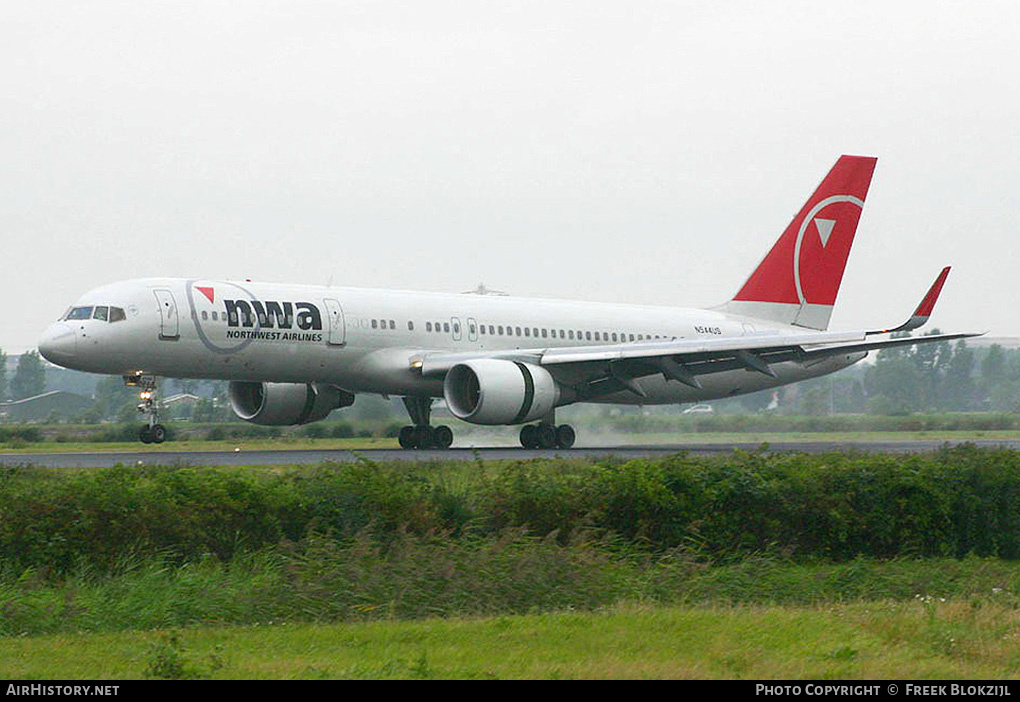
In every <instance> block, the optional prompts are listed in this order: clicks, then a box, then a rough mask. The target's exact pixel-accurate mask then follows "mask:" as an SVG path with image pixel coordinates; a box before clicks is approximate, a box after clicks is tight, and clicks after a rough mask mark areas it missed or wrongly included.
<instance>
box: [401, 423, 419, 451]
mask: <svg viewBox="0 0 1020 702" xmlns="http://www.w3.org/2000/svg"><path fill="white" fill-rule="evenodd" d="M397 442H399V443H400V448H403V449H413V448H415V443H414V427H412V426H410V425H408V426H403V427H400V433H399V434H397Z"/></svg>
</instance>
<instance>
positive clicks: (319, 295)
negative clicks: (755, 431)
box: [39, 156, 973, 448]
mask: <svg viewBox="0 0 1020 702" xmlns="http://www.w3.org/2000/svg"><path fill="white" fill-rule="evenodd" d="M875 163H876V159H874V158H867V157H861V156H843V157H841V158H840V159H839V160H838V161H837V162H836V164H835V166H833V168H832V170H831V171H829V173H828V175H827V176H826V177H825V179H824V180H823V181H822V183H821V184H820V185H819V186H818V188H817V189H816V190H815V192H814V194H813V195H812V196H811V198H810V199H808V201H807V202H806V203H805V204H804V206H803V207H802V208H801V210H800V212H799V213H798V214H797V216H796V217H795V218H794V219H793V221H792V222H791V223H790V225H789V226H788V227H787V228H786V230H785V231H784V232H783V234H782V235H781V236H780V237H779V240H778V241H777V242H776V243H775V245H774V246H773V247H772V249H771V250H770V251H769V253H768V254H767V255H766V256H765V258H764V259H763V260H762V262H761V264H760V265H759V266H758V267H757V268H756V269H755V271H754V272H753V273H752V274H751V276H750V278H748V280H747V282H746V283H744V285H743V287H741V288H740V290H739V292H738V293H737V294H736V295H735V296H734V297H733V299H732V300H730V301H729V302H726V303H725V304H723V305H721V306H719V307H717V308H714V309H709V310H703V309H682V308H673V307H649V306H639V305H623V304H603V303H585V302H572V301H562V300H540V299H528V298H519V297H511V296H505V295H471V294H467V295H465V294H439V293H423V292H404V291H395V290H367V289H355V288H337V287H321V286H312V285H281V284H273V283H256V282H249V281H245V282H228V281H219V280H198V279H181V278H151V279H144V280H131V281H127V282H121V283H114V284H112V285H107V286H104V287H100V288H96V289H95V290H92V291H90V292H88V293H86V294H85V295H83V296H82V297H81V298H80V299H78V300H77V301H76V302H75V303H74V305H73V306H72V307H71V308H70V309H69V310H68V311H67V312H66V313H65V314H64V315H63V316H62V317H61V318H60V320H59V321H58V322H56V323H55V324H53V325H52V326H51V327H50V328H49V329H47V331H46V332H45V335H44V336H43V338H42V340H41V341H40V342H39V351H40V352H41V353H42V355H43V356H45V357H46V358H47V359H48V360H50V361H52V362H53V363H55V364H58V365H61V366H65V367H67V368H74V369H77V370H82V371H88V372H92V373H106V374H117V375H121V376H123V377H124V380H125V382H126V383H128V384H130V385H138V386H140V387H141V388H142V398H143V399H144V400H145V402H144V403H143V405H142V410H143V411H144V412H145V413H146V414H147V416H148V421H147V423H146V425H145V426H143V427H142V429H141V431H140V433H139V437H140V438H141V440H142V441H145V442H150V441H151V442H160V441H163V439H164V437H165V429H164V427H163V426H162V425H160V424H159V423H158V417H157V413H156V409H157V406H158V405H157V403H156V402H155V399H154V392H155V389H156V378H157V377H159V376H163V377H175V378H208V379H223V380H228V381H230V386H229V387H230V400H231V403H232V406H233V409H234V412H235V413H236V414H237V415H238V416H239V417H241V418H242V419H245V420H247V421H250V422H255V423H257V424H270V425H289V424H304V423H307V422H314V421H317V420H321V419H323V418H325V417H326V416H327V415H328V414H329V413H330V412H332V411H333V410H334V409H337V408H341V407H346V406H348V405H350V404H351V403H353V402H354V396H355V394H356V393H375V394H381V395H397V396H400V397H402V398H403V399H404V404H405V406H406V407H407V411H408V414H409V415H410V418H411V422H412V424H411V425H409V426H406V427H404V428H403V429H402V430H401V432H400V444H401V446H403V447H405V448H447V447H449V446H450V445H451V443H452V441H453V433H452V431H451V430H450V429H449V427H446V426H438V427H432V426H430V407H431V404H432V402H433V400H434V399H435V398H438V397H442V398H445V400H446V405H447V407H448V408H449V411H450V412H451V413H452V414H453V415H454V416H456V417H457V418H459V419H461V420H464V421H466V422H472V423H475V424H488V425H524V426H523V428H522V429H521V432H520V440H521V444H522V445H524V446H525V447H528V448H535V447H545V448H552V447H559V448H569V447H571V446H572V445H573V443H574V438H575V434H574V430H573V429H572V428H571V427H570V426H569V425H567V424H563V425H559V426H557V425H556V423H555V410H556V408H557V407H561V406H563V405H569V404H572V403H575V402H600V403H619V404H670V403H686V402H702V401H705V400H712V399H716V398H722V397H730V396H733V395H740V394H743V393H749V392H754V391H756V390H763V389H766V388H774V387H776V386H779V385H784V384H787V383H793V382H796V381H800V380H804V379H806V378H814V377H817V376H821V375H825V374H827V373H832V372H834V371H837V370H840V369H841V368H845V367H847V366H849V365H851V364H853V363H856V362H857V361H859V360H861V359H862V358H864V357H865V356H866V355H867V354H868V351H870V350H873V349H878V348H884V347H888V346H893V345H900V344H914V343H923V342H933V341H944V340H948V339H956V338H960V337H964V336H973V335H972V334H940V335H931V336H925V337H916V338H908V339H903V338H895V339H890V338H875V335H878V334H885V333H888V332H891V331H901V330H907V329H915V328H917V327H919V326H921V325H922V324H924V322H925V321H927V319H928V316H929V315H930V314H931V311H932V308H933V307H934V304H935V300H936V298H937V297H938V294H939V292H940V291H941V288H942V285H943V283H944V282H945V279H946V275H947V274H948V272H949V269H948V268H946V269H944V270H943V271H942V272H941V274H940V275H939V276H938V278H937V279H936V281H935V283H934V284H933V285H932V287H931V289H930V290H929V291H928V294H927V295H926V296H925V297H924V299H923V300H922V302H921V304H920V305H919V306H918V307H917V309H916V310H915V312H914V314H913V315H912V316H911V317H910V319H909V320H908V321H907V322H905V323H904V324H901V325H900V326H898V327H896V328H895V329H882V330H858V331H847V332H834V331H827V329H828V324H829V318H830V316H831V314H832V308H833V305H834V304H835V301H836V294H837V292H838V290H839V285H840V281H841V280H842V277H843V270H844V268H845V266H846V261H847V257H848V256H849V253H850V246H851V244H852V243H853V239H854V234H855V232H856V230H857V223H858V221H859V219H860V217H861V213H862V208H863V205H864V199H865V197H866V195H867V191H868V187H869V185H870V183H871V176H872V173H873V171H874V168H875Z"/></svg>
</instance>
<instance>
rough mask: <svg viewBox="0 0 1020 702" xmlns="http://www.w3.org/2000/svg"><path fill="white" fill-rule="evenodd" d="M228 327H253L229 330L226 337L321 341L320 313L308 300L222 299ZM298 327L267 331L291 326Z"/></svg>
mask: <svg viewBox="0 0 1020 702" xmlns="http://www.w3.org/2000/svg"><path fill="white" fill-rule="evenodd" d="M223 305H224V308H225V314H226V316H227V326H228V327H255V328H256V329H255V330H254V331H250V332H249V331H242V330H237V331H233V330H228V331H227V337H228V338H233V339H236V338H247V339H256V338H257V339H265V340H269V341H275V340H285V341H322V334H316V333H315V332H321V331H322V313H321V312H319V308H318V307H316V306H315V305H313V304H312V303H310V302H274V301H272V300H266V301H264V302H263V301H260V300H224V301H223ZM295 327H297V329H299V330H300V331H296V332H286V331H269V330H272V329H283V330H287V329H294V328H295Z"/></svg>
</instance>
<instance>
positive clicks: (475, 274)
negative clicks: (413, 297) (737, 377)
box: [0, 0, 1020, 353]
mask: <svg viewBox="0 0 1020 702" xmlns="http://www.w3.org/2000/svg"><path fill="white" fill-rule="evenodd" d="M1018 37H1020V3H1016V2H1006V1H1002V2H982V1H981V0H969V1H967V2H934V1H932V0H926V1H923V2H890V1H888V0H885V1H881V2H872V1H863V2H862V1H860V0H855V1H854V2H838V3H835V2H833V3H825V2H817V1H815V2H783V1H776V2H761V1H759V2H707V1H706V2H640V1H634V0H628V1H627V2H622V1H621V2H602V1H591V0H588V1H586V2H573V3H567V2H560V1H558V0H538V1H536V2H468V1H467V0H465V1H464V2H422V1H418V2H406V3H405V2H384V1H374V2H343V1H341V0H336V1H333V2H307V1H300V0H298V1H295V0H287V1H286V2H283V1H278V2H274V1H262V2H255V1H250V0H246V1H244V2H240V1H235V2H222V1H219V0H200V1H199V0H195V1H183V0H176V1H174V2H142V1H139V0H130V1H123V2H112V1H109V0H91V1H90V2H84V3H83V2H45V1H42V2H11V1H10V0H2V2H0V296H2V299H3V304H4V309H5V312H4V314H3V315H2V321H0V348H3V349H5V350H6V351H8V352H15V353H17V352H20V351H23V350H25V349H28V348H32V347H34V346H35V344H36V342H37V340H38V337H39V335H40V334H41V332H42V331H43V329H44V328H45V326H46V325H47V324H48V323H49V322H50V321H51V320H53V319H54V318H55V317H56V316H57V315H58V314H59V313H61V312H63V311H64V310H65V309H66V307H67V306H68V305H69V304H70V303H71V302H73V301H74V299H75V298H76V297H78V296H79V295H80V294H82V293H83V292H85V291H86V290H88V289H89V288H93V287H96V286H99V285H102V284H105V283H109V282H112V281H115V280H120V279H127V278H133V277H142V276H151V275H167V276H193V277H203V278H232V279H244V278H252V279H258V280H269V281H280V282H308V283H321V284H327V283H330V282H332V283H334V284H337V285H353V286H363V287H381V288H392V287H397V288H414V289H424V290H437V291H453V292H458V291H462V290H467V289H470V288H473V287H475V286H476V285H477V284H478V283H479V282H484V283H485V284H486V285H487V286H488V287H491V288H495V289H499V290H507V291H511V292H513V293H515V294H520V295H527V296H540V297H565V298H571V299H582V300H605V301H619V302H633V303H643V304H662V305H676V306H710V305H714V304H718V303H720V302H723V301H725V300H726V299H728V298H730V297H731V296H732V295H733V294H734V293H735V292H736V290H737V289H738V288H739V287H740V285H741V284H742V283H743V281H744V279H745V278H746V277H747V275H748V274H749V273H750V271H751V270H752V269H753V267H754V266H755V265H756V264H757V263H758V261H759V260H760V259H761V257H762V256H763V255H764V253H765V252H766V250H767V249H768V248H769V247H770V246H771V245H772V243H773V241H774V240H775V238H776V237H777V236H778V235H779V233H780V231H781V230H782V229H783V228H784V227H785V225H786V224H787V223H788V221H789V219H790V218H791V217H792V216H793V214H794V213H795V212H796V210H797V209H798V208H799V207H800V205H801V204H802V203H803V201H804V199H805V198H806V197H807V196H808V195H809V194H810V192H811V191H812V189H813V188H814V187H815V185H817V183H818V181H819V180H820V179H821V178H822V176H823V175H824V174H825V172H826V171H827V170H828V169H829V167H830V166H831V165H832V163H833V162H834V161H835V159H836V158H837V157H838V156H839V155H840V154H843V153H851V154H863V155H870V156H877V157H878V159H879V160H878V168H877V170H876V173H875V178H874V180H873V182H872V187H871V191H870V193H869V196H868V202H867V205H866V207H865V210H864V216H863V218H862V221H861V227H860V229H859V230H858V234H857V239H856V242H855V246H854V251H853V252H852V254H851V256H850V262H849V265H848V268H847V272H846V275H845V277H844V282H843V287H842V290H841V293H840V297H839V300H838V302H837V306H836V312H835V314H834V315H833V318H832V324H831V328H834V329H845V328H860V327H862V326H865V327H867V326H874V325H888V324H893V323H898V322H900V321H902V319H905V318H906V316H907V315H908V314H909V313H910V311H911V310H912V309H913V306H914V305H915V304H916V303H917V301H918V300H919V299H920V297H921V295H922V294H923V293H924V291H925V289H926V288H927V286H928V284H929V283H930V282H931V281H932V280H933V279H934V277H935V275H936V274H937V273H938V271H939V269H940V268H941V267H942V266H943V265H946V264H949V265H952V266H953V267H954V269H953V274H952V275H951V276H950V279H949V282H948V284H947V286H946V288H945V290H944V291H943V298H942V300H941V301H940V303H939V306H938V308H937V309H936V311H935V317H934V319H933V323H934V325H936V326H938V327H940V328H942V329H943V330H954V331H955V330H961V331H962V330H967V331H986V330H987V331H990V332H991V333H992V334H994V335H996V336H1020V292H1018V286H1017V267H1018V264H1020V253H1018V246H1017V240H1018V235H1020V212H1018V207H1017V202H1018V199H1020V39H1018Z"/></svg>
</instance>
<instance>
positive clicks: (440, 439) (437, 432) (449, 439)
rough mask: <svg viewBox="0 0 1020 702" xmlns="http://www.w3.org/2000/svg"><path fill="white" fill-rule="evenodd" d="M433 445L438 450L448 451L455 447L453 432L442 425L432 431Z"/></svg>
mask: <svg viewBox="0 0 1020 702" xmlns="http://www.w3.org/2000/svg"><path fill="white" fill-rule="evenodd" d="M432 445H433V446H435V447H436V448H437V449H448V448H450V446H452V445H453V430H452V429H450V427H448V426H446V425H445V424H441V425H439V426H438V427H436V428H435V429H433V430H432Z"/></svg>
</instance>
